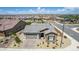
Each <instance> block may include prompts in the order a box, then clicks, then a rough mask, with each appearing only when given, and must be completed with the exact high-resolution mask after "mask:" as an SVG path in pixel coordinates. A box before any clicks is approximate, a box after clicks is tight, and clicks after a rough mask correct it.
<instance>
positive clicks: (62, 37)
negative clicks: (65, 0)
mask: <svg viewBox="0 0 79 59" xmlns="http://www.w3.org/2000/svg"><path fill="white" fill-rule="evenodd" d="M63 39H64V20H63V25H62V33H61V42H60V47H62V44H63Z"/></svg>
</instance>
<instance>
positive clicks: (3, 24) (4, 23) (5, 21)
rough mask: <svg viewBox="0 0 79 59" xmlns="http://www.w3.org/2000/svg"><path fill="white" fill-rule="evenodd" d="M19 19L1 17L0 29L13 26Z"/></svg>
mask: <svg viewBox="0 0 79 59" xmlns="http://www.w3.org/2000/svg"><path fill="white" fill-rule="evenodd" d="M18 22H19V20H10V19H2V20H0V31H4V30H8V29H11V28H13V27H14V26H15V25H16V24H17V23H18Z"/></svg>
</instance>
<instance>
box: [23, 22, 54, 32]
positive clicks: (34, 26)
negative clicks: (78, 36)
mask: <svg viewBox="0 0 79 59" xmlns="http://www.w3.org/2000/svg"><path fill="white" fill-rule="evenodd" d="M46 28H48V30H46V33H47V31H48V32H51V31H53V29H54V27H53V26H51V25H50V24H48V23H43V24H37V23H36V24H35V23H34V24H32V25H26V26H25V29H24V30H23V32H24V33H40V31H41V30H43V29H46Z"/></svg>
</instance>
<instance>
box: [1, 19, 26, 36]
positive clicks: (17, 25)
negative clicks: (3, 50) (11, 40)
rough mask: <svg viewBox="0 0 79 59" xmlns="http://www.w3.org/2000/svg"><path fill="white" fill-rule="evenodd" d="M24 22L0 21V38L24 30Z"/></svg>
mask: <svg viewBox="0 0 79 59" xmlns="http://www.w3.org/2000/svg"><path fill="white" fill-rule="evenodd" d="M25 25H26V22H24V21H20V20H15V19H13V20H10V19H2V20H0V36H9V35H11V34H12V33H16V32H18V31H20V30H22V29H24V27H25Z"/></svg>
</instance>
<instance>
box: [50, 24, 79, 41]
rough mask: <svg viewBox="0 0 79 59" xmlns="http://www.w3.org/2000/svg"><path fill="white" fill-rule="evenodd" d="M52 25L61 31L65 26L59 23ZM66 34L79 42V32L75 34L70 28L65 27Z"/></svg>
mask: <svg viewBox="0 0 79 59" xmlns="http://www.w3.org/2000/svg"><path fill="white" fill-rule="evenodd" d="M51 25H55V26H56V27H58V28H59V29H60V30H63V25H62V24H58V23H54V24H52V23H51ZM64 32H65V33H66V34H68V35H69V36H71V37H72V38H74V39H75V40H77V41H78V42H79V33H77V32H75V31H73V30H71V28H69V27H68V26H66V25H64Z"/></svg>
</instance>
